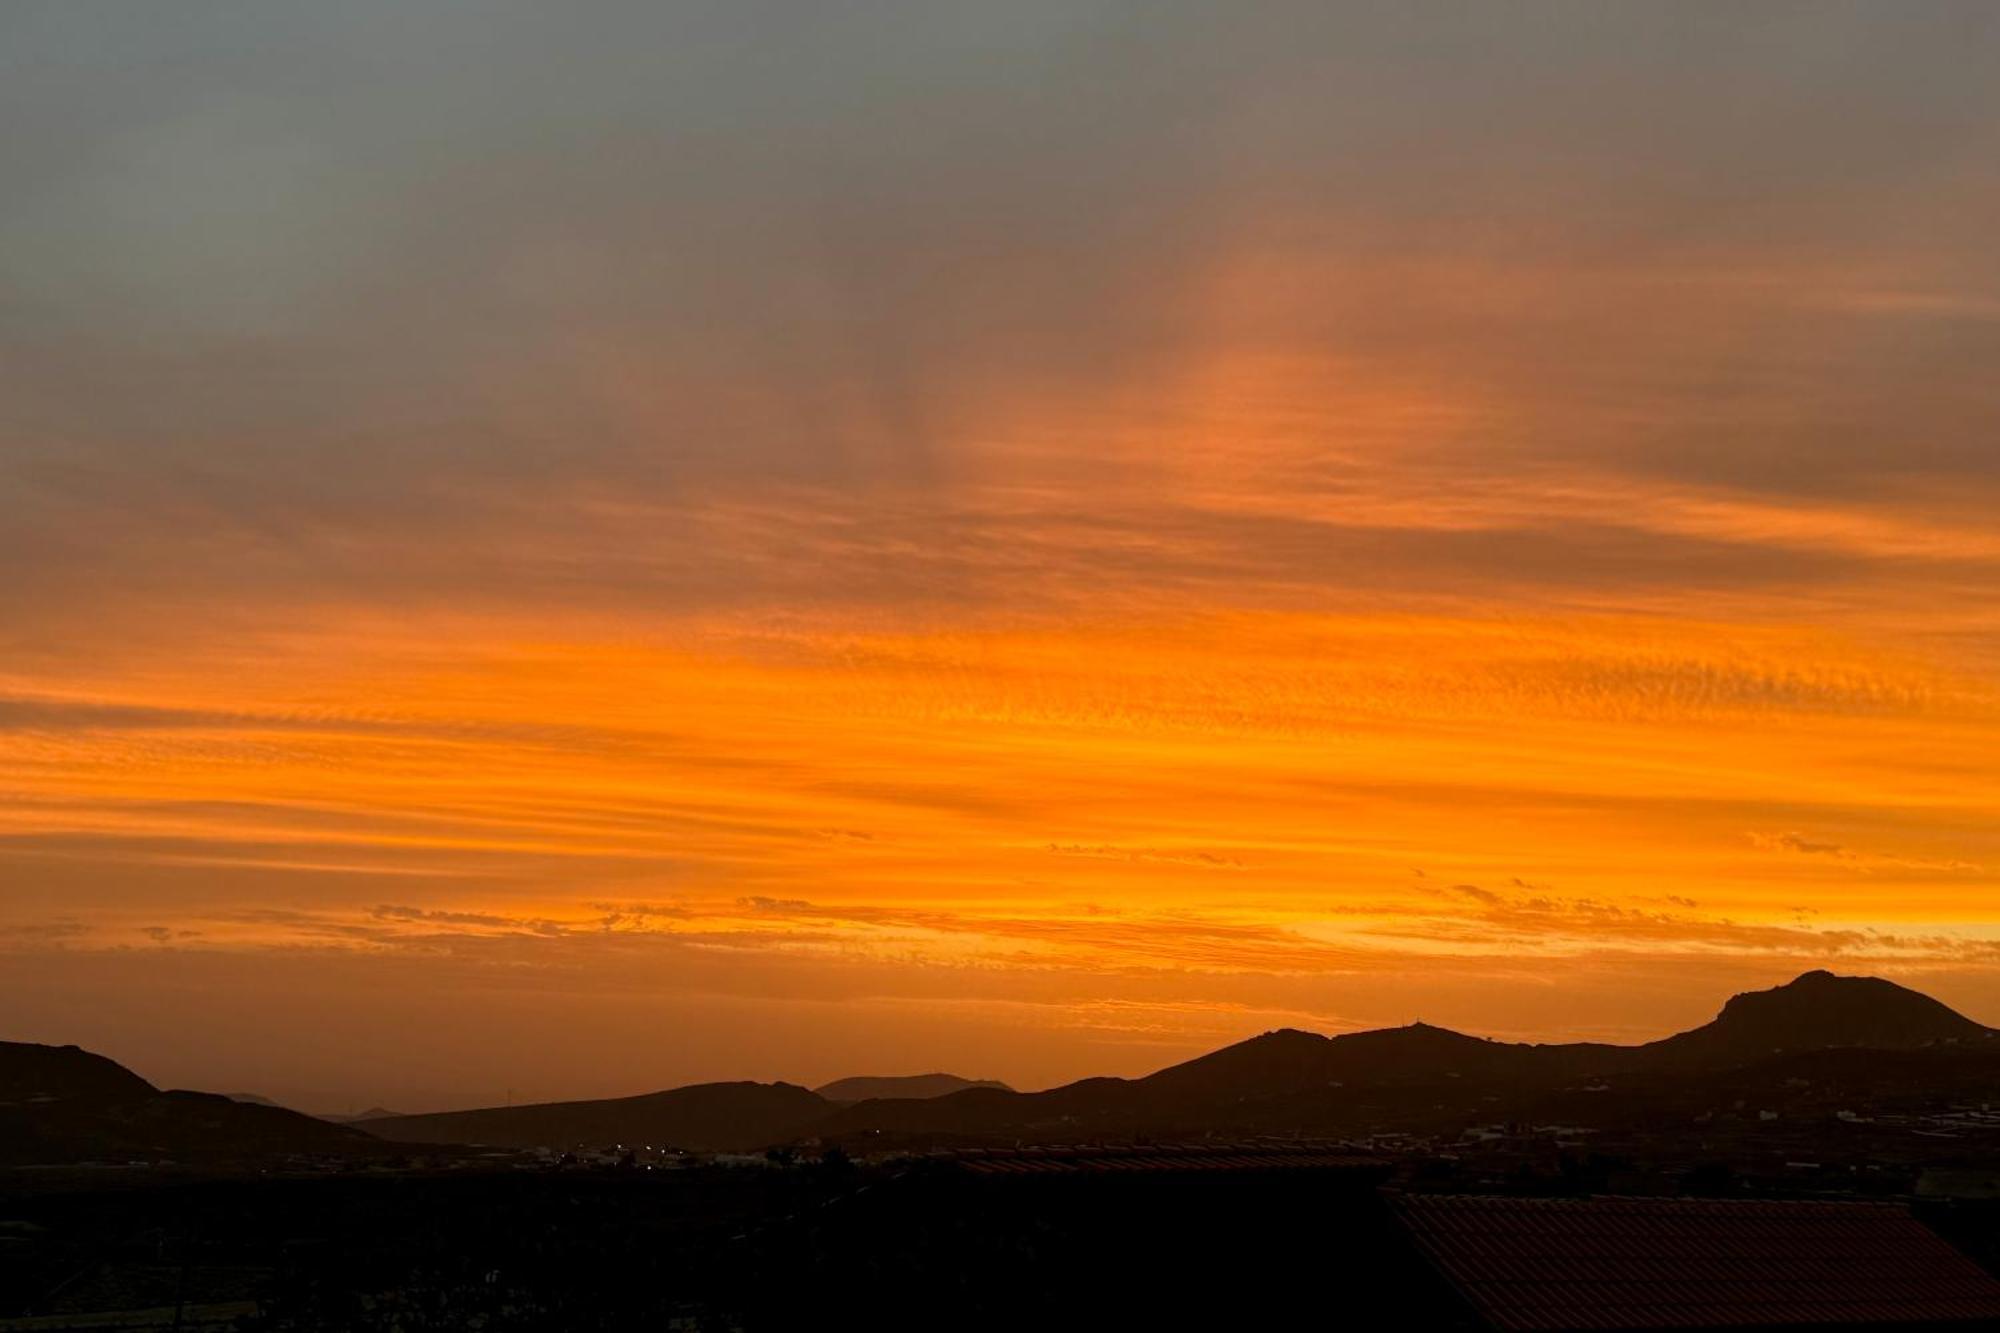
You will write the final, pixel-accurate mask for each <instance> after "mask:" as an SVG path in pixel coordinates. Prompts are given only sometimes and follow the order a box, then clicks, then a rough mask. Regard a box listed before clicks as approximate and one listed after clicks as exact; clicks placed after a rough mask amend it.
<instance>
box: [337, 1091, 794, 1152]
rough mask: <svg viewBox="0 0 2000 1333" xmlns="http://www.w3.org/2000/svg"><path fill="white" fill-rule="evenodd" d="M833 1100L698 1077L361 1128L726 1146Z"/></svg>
mask: <svg viewBox="0 0 2000 1333" xmlns="http://www.w3.org/2000/svg"><path fill="white" fill-rule="evenodd" d="M831 1110H833V1103H831V1102H829V1101H827V1100H826V1099H824V1098H822V1097H820V1096H819V1095H818V1094H816V1093H812V1092H809V1091H807V1090H806V1089H804V1088H801V1087H798V1086H796V1085H794V1084H790V1083H697V1084H694V1085H693V1086H691V1087H685V1088H674V1089H671V1090H669V1091H666V1092H651V1093H645V1094H643V1095H641V1096H638V1097H616V1098H611V1099H607V1100H603V1101H582V1102H543V1103H539V1104H537V1105H533V1106H495V1107H488V1108H486V1109H484V1110H477V1111H442V1112H437V1113H435V1114H431V1115H404V1116H390V1117H385V1118H381V1119H376V1120H369V1121H366V1122H362V1123H361V1124H360V1125H359V1128H362V1129H365V1130H366V1131H367V1132H368V1133H370V1134H374V1135H377V1136H379V1137H381V1138H385V1139H395V1140H400V1141H403V1142H417V1143H473V1144H483V1145H487V1146H490V1147H499V1148H542V1147H550V1148H570V1147H575V1146H579V1145H587V1146H591V1147H603V1146H610V1145H613V1144H627V1145H638V1144H644V1145H650V1146H653V1147H656V1148H658V1147H670V1148H687V1149H694V1150H704V1151H715V1152H728V1151H743V1150H748V1149H752V1148H761V1147H764V1146H766V1145H767V1144H771V1143H775V1142H781V1141H783V1140H785V1139H788V1138H791V1137H793V1136H794V1135H796V1134H797V1133H798V1131H799V1130H800V1129H801V1128H803V1127H804V1126H805V1125H807V1124H810V1123H811V1122H813V1121H814V1120H817V1119H819V1118H821V1117H823V1116H825V1115H826V1114H827V1113H828V1112H830V1111H831Z"/></svg>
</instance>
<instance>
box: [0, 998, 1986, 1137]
mask: <svg viewBox="0 0 2000 1333" xmlns="http://www.w3.org/2000/svg"><path fill="white" fill-rule="evenodd" d="M1997 1085H2000V1032H1995V1031H1994V1030H1993V1029H1989V1028H1986V1027H1984V1026H1982V1025H1981V1024H1979V1023H1976V1022H1974V1021H1972V1020H1971V1019H1969V1018H1967V1017H1965V1016H1964V1015H1962V1014H1959V1013H1956V1012H1954V1011H1953V1010H1951V1009H1950V1008H1948V1007H1946V1006H1945V1005H1943V1004H1940V1003H1939V1002H1938V1001H1936V1000H1934V999H1932V998H1930V997H1929V996H1926V995H1923V994H1920V993H1918V992H1916V991H1912V990H1909V989H1907V988H1905V987H1902V986H1899V985H1896V984H1895V983H1893V982H1889V981H1885V980H1882V979H1881V978H1877V977H1843V976H1835V975H1834V974H1832V973H1830V972H1824V971H1816V972H1808V973H1806V974H1804V975H1803V976H1800V977H1797V978H1795V979H1793V980H1792V981H1789V982H1787V983H1785V984H1784V985H1781V986H1777V987H1773V988H1772V989H1770V990H1763V991H1754V992H1749V993H1746V994H1742V995H1738V996H1736V997H1734V998H1733V999H1731V1000H1730V1001H1729V1002H1728V1003H1727V1004H1725V1005H1724V1006H1723V1007H1722V1010H1721V1012H1720V1013H1718V1014H1717V1015H1716V1017H1715V1018H1714V1019H1713V1020H1712V1021H1710V1022H1708V1023H1705V1024H1703V1025H1702V1026H1700V1027H1697V1028H1694V1029H1692V1030H1690V1031H1687V1032H1682V1033H1679V1034H1677V1035H1675V1036H1671V1037H1667V1038H1664V1039H1662V1040H1659V1041H1654V1042H1649V1043H1646V1044H1644V1045H1637V1046H1613V1045H1606V1044H1602V1043H1589V1042H1573V1043H1556V1044H1542V1045H1536V1044H1526V1043H1516V1042H1503V1041H1492V1040H1488V1039H1486V1038H1483V1037H1474V1036H1468V1035H1466V1034H1464V1033H1460V1032H1453V1031H1451V1030H1449V1029H1446V1028H1440V1027H1434V1026H1431V1025H1429V1024H1426V1023H1413V1024H1411V1025H1409V1026H1407V1027H1398V1028H1382V1029H1377V1030H1373V1031H1366V1032H1349V1033H1341V1034H1337V1035H1334V1036H1323V1035H1320V1034H1318V1033H1313V1032H1304V1031H1300V1030H1297V1029H1291V1028H1287V1029H1280V1030H1278V1031H1274V1032H1266V1033H1264V1034H1262V1035H1261V1036H1256V1037H1252V1038H1250V1039H1248V1040H1247V1041H1241V1042H1237V1043H1235V1044H1234V1045H1231V1046H1226V1047H1223V1048H1222V1049H1220V1050H1217V1051H1211V1052H1209V1053H1208V1054H1206V1055H1202V1056H1198V1057H1196V1058H1195V1059H1192V1060H1187V1061H1184V1062H1182V1063H1180V1064H1176V1065H1172V1066H1169V1067H1167V1068H1165V1069H1162V1070H1159V1071H1157V1072H1155V1073H1153V1074H1149V1075H1146V1076H1145V1077H1143V1078H1136V1079H1122V1078H1087V1079H1082V1080H1080V1081H1078V1082H1075V1083H1070V1084H1065V1085H1063V1086H1061V1087H1056V1088H1050V1089H1048V1090H1046V1091H1043V1092H1032V1093H1024V1092H1015V1091H1013V1090H1012V1089H1010V1088H1008V1087H1006V1086H1005V1085H1004V1084H998V1083H990V1082H982V1083H972V1082H971V1081H969V1080H965V1079H960V1078H957V1077H955V1076H953V1075H948V1074H934V1075H918V1076H915V1077H911V1078H886V1079H876V1078H855V1079H843V1080H840V1081H838V1082H835V1083H830V1084H827V1085H826V1086H825V1087H823V1088H821V1089H820V1090H819V1091H818V1092H813V1091H809V1090H807V1089H805V1088H802V1087H798V1086H795V1085H793V1084H789V1083H749V1082H741V1083H704V1084H696V1085H693V1086H691V1087H683V1088H674V1089H670V1090H667V1091H662V1092H653V1093H647V1094H644V1095H641V1096H636V1097H621V1098H613V1099H606V1100H596V1101H572V1102H550V1103H543V1104H539V1105H532V1106H513V1107H489V1108H486V1109H482V1110H470V1111H453V1112H440V1113H436V1114H430V1115H391V1114H386V1113H383V1114H379V1115H378V1114H377V1113H374V1112H371V1113H369V1115H370V1116H373V1117H374V1118H365V1119H362V1120H360V1121H358V1122H354V1123H351V1124H350V1125H335V1124H331V1123H328V1122H326V1121H323V1120H316V1119H313V1118H311V1117H308V1116H304V1115H300V1114H298V1113H296V1112H292V1111H288V1110H284V1109H282V1108H279V1107H273V1106H262V1105H253V1104H249V1103H246V1102H243V1101H231V1100H230V1099H228V1098H225V1097H218V1096H211V1095H208V1094H202V1093H189V1092H161V1091H159V1090H158V1089H156V1088H154V1087H153V1086H152V1085H151V1084H150V1083H147V1082H146V1081H145V1080H144V1079H141V1078H139V1077H138V1076H137V1075H136V1074H133V1073H132V1072H131V1071H130V1070H128V1069H125V1068H124V1067H122V1066H120V1065H118V1064H116V1063H114V1062H113V1061H110V1060H107V1059H105V1058H104V1057H103V1056H99V1055H93V1054H91V1053H90V1052H87V1051H83V1050H79V1049H78V1048H76V1047H74V1046H67V1047H54V1046H33V1045H25V1044H4V1043H0V1161H8V1162H38V1161H49V1162H63V1161H77V1160H84V1159H88V1158H107V1157H108V1158H116V1157H127V1156H153V1157H158V1156H175V1155H183V1156H191V1157H193V1156H201V1155H204V1154H206V1155H211V1156H212V1155H216V1154H223V1153H235V1154H237V1155H240V1156H248V1155H254V1154H257V1153H288V1152H290V1153H298V1152H329V1153H338V1152H353V1151H361V1150H362V1148H361V1147H360V1146H358V1145H367V1144H373V1145H374V1146H375V1147H376V1148H377V1149H378V1150H379V1148H380V1147H381V1144H382V1141H383V1140H389V1141H394V1142H414V1143H438V1144H444V1143H458V1144H477V1145H487V1146H493V1147H520V1148H528V1147H550V1148H568V1147H575V1146H590V1147H600V1148H601V1147H608V1146H612V1145H617V1144H624V1145H628V1146H646V1145H650V1146H652V1147H655V1148H663V1147H673V1148H683V1149H689V1150H694V1151H719V1152H729V1151H749V1150H755V1149H760V1148H764V1147H767V1146H772V1145H775V1144H781V1143H787V1142H795V1141H798V1140H800V1139H810V1138H819V1139H824V1140H828V1141H832V1142H842V1141H849V1140H851V1141H854V1142H856V1143H859V1144H862V1145H864V1146H866V1147H869V1148H877V1147H882V1146H886V1145H892V1144H897V1143H902V1144H905V1145H907V1146H913V1147H921V1146H924V1145H926V1144H931V1145H940V1144H979V1143H1026V1142H1070V1143H1075V1142H1084V1141H1090V1140H1093V1139H1094V1140H1100V1141H1101V1140H1103V1139H1107V1138H1143V1137H1157V1138H1160V1139H1162V1140H1165V1139H1168V1138H1170V1137H1194V1138H1199V1137H1203V1136H1211V1135H1227V1134H1269V1133H1275V1134H1311V1135H1333V1136H1339V1135H1346V1134H1351V1133H1380V1132H1389V1133H1426V1132H1434V1131H1440V1130H1444V1131H1449V1130H1451V1129H1452V1128H1453V1127H1454V1126H1457V1127H1460V1128H1462V1127H1464V1126H1466V1125H1468V1124H1471V1123H1486V1124H1491V1123H1497V1122H1504V1121H1527V1122H1532V1123H1562V1124H1572V1125H1600V1126H1607V1127H1615V1126H1617V1125H1621V1124H1622V1125H1635V1124H1642V1123H1644V1124H1656V1125H1678V1126H1685V1125H1686V1124H1688V1123H1690V1121H1691V1119H1692V1118H1694V1117H1698V1116H1701V1115H1703V1114H1704V1113H1710V1112H1716V1111H1718V1110H1719V1109H1724V1108H1732V1107H1741V1106H1745V1105H1755V1106H1759V1107H1773V1106H1779V1105H1798V1106H1801V1107H1803V1106H1805V1105H1806V1104H1807V1103H1810V1105H1811V1106H1813V1107H1816V1108H1817V1110H1816V1111H1814V1113H1815V1114H1821V1115H1823V1116H1828V1117H1830V1116H1831V1115H1832V1114H1833V1111H1834V1109H1835V1108H1838V1109H1842V1110H1851V1109H1852V1108H1857V1107H1859V1108H1869V1107H1874V1108H1885V1107H1890V1106H1894V1105H1897V1104H1899V1103H1900V1102H1906V1101H1909V1100H1910V1099H1912V1098H1916V1099H1921V1098H1931V1099H1933V1100H1934V1099H1936V1098H1937V1097H1940V1096H1946V1095H1950V1096H1957V1097H1961V1098H1963V1099H1965V1100H1968V1101H1971V1102H1979V1101H1985V1100H1990V1099H1991V1098H1990V1093H1991V1089H1992V1088H1993V1087H1994V1086H1997ZM953 1089H956V1090H953ZM857 1095H858V1099H857ZM364 1131H365V1133H364ZM371 1136H372V1137H371Z"/></svg>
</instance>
